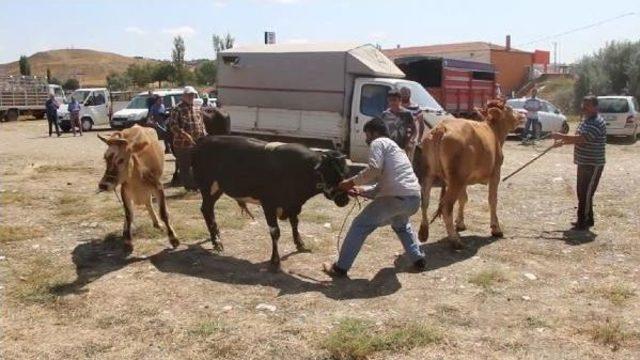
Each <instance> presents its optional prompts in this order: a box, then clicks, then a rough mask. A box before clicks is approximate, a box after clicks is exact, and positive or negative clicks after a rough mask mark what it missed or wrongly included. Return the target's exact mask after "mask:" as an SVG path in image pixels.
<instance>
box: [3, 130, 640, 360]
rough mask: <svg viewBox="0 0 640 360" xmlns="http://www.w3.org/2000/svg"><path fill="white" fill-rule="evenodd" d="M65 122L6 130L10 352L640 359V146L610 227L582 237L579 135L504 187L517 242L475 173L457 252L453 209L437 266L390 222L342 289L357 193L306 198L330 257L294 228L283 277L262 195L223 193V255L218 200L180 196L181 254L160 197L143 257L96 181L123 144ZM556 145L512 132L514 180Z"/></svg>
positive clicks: (602, 213)
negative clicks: (411, 256) (341, 250)
mask: <svg viewBox="0 0 640 360" xmlns="http://www.w3.org/2000/svg"><path fill="white" fill-rule="evenodd" d="M45 128H46V124H45V122H44V121H24V122H17V123H15V122H14V123H3V124H1V125H0V151H1V152H0V162H1V164H2V167H1V169H0V171H1V172H2V174H1V184H0V192H1V194H0V195H1V199H2V205H1V210H0V211H1V213H0V216H1V225H0V226H1V227H0V279H1V283H0V286H1V289H0V292H1V294H2V305H1V306H2V317H1V320H0V321H1V328H2V334H1V336H2V337H1V340H0V341H1V342H0V358H4V359H31V358H34V359H35V358H38V359H79V358H101V359H102V358H104V359H124V358H129V359H185V358H190V359H200V358H201V359H204V358H207V359H211V358H226V359H264V358H272V359H327V358H344V359H348V358H373V359H442V358H447V359H449V358H462V359H481V358H495V359H498V358H499V359H523V358H524V359H542V358H545V359H559V358H562V359H585V358H586V359H602V358H607V359H631V358H636V359H638V358H640V302H639V301H638V299H639V294H640V266H639V265H640V242H639V240H640V235H639V234H638V230H639V229H640V220H639V216H638V203H639V199H640V193H639V192H638V189H640V176H639V175H638V174H640V156H639V155H640V143H637V144H634V145H628V144H626V145H625V144H610V145H608V147H607V159H608V164H607V166H606V168H605V171H604V175H603V178H602V181H601V186H600V189H599V191H598V193H597V194H596V199H595V204H596V217H597V218H596V226H595V228H593V229H592V232H590V233H577V232H572V231H569V230H568V229H569V228H570V225H569V223H570V222H571V221H572V220H573V217H574V212H575V205H576V200H575V195H574V189H575V185H574V182H575V167H574V166H573V165H572V149H571V148H561V149H556V150H554V151H552V152H551V153H549V154H548V155H547V156H545V157H544V158H542V159H541V160H540V161H539V162H536V163H535V164H534V165H532V166H531V167H529V168H527V169H526V170H525V171H524V172H522V173H521V174H519V175H517V176H516V177H514V178H512V180H510V181H508V182H506V183H503V184H502V185H501V188H500V192H499V198H500V203H499V217H500V220H501V222H502V225H503V229H504V232H505V236H506V237H505V238H504V239H495V238H492V237H490V229H489V214H488V205H487V202H486V197H487V189H486V187H483V186H474V187H471V188H470V189H469V195H470V202H469V205H468V207H467V217H466V223H467V226H468V227H469V229H468V230H467V231H466V232H464V233H462V235H463V241H464V242H465V243H466V244H467V245H468V247H467V248H466V249H465V250H463V251H459V252H455V251H453V250H451V249H450V247H449V246H448V244H447V243H446V242H445V241H444V237H445V232H444V227H443V224H442V222H441V221H439V220H438V221H436V222H435V223H434V225H433V226H432V235H431V238H430V240H429V242H428V243H426V244H425V245H424V250H425V252H426V254H427V261H428V269H427V271H425V272H422V273H413V272H411V271H409V270H410V269H409V266H408V263H407V261H406V260H405V258H404V257H398V255H399V254H400V253H401V251H402V249H401V245H400V242H399V241H398V240H396V238H395V236H394V234H393V232H392V231H391V229H389V228H385V229H380V230H378V231H377V232H375V233H374V234H373V235H372V236H371V237H370V238H369V239H368V240H367V242H366V244H365V246H364V248H363V251H362V252H361V253H360V255H359V257H358V259H357V261H356V263H355V266H354V268H353V270H352V273H351V279H345V280H338V281H335V282H331V280H330V278H328V277H327V276H325V275H324V274H323V273H322V272H321V271H320V264H321V263H322V262H324V261H330V260H332V259H333V257H334V255H335V245H336V244H335V241H336V236H337V234H338V232H339V228H340V225H341V223H342V220H343V219H344V218H345V217H346V216H347V213H348V211H349V210H350V208H351V207H350V206H348V207H346V208H341V209H340V208H336V207H335V205H333V204H332V203H331V202H329V201H327V200H325V199H324V198H323V197H321V196H318V197H316V198H314V199H312V200H311V201H310V202H309V203H307V204H306V206H305V207H304V209H303V216H302V220H301V224H300V231H301V233H302V234H303V238H304V240H305V241H306V242H307V244H308V245H309V247H311V248H312V249H313V251H312V252H311V253H304V254H297V253H294V250H295V246H294V244H293V242H292V241H291V230H290V227H289V225H288V223H281V228H282V238H281V241H280V249H281V254H283V255H285V254H286V255H285V256H284V261H283V271H282V272H280V273H272V272H270V271H268V260H269V256H270V240H269V232H268V229H267V226H266V223H265V221H264V220H263V218H262V216H261V211H260V209H259V208H258V207H256V206H251V205H250V206H251V210H252V212H253V213H254V215H256V220H255V221H253V220H251V219H249V218H247V217H246V216H243V215H241V214H240V211H239V210H238V208H237V207H236V206H235V203H234V202H232V201H231V200H229V199H228V198H224V199H223V200H222V201H221V202H220V203H219V204H218V208H217V214H218V216H219V219H220V220H219V224H220V227H221V231H222V240H223V242H224V245H225V251H224V252H223V253H214V252H212V251H211V244H210V243H209V242H206V241H205V240H206V239H207V233H206V229H205V226H204V222H203V220H202V218H201V216H200V212H199V206H200V203H199V195H197V194H185V193H184V192H183V191H182V190H181V189H169V190H168V193H169V198H170V199H169V210H170V218H171V222H172V223H173V224H174V226H175V227H176V231H177V233H178V236H179V238H180V239H181V241H182V245H181V246H180V247H179V248H178V249H176V250H175V251H171V250H169V242H168V239H167V238H166V235H165V234H164V233H163V232H162V231H158V230H155V229H153V227H152V226H151V221H150V220H149V217H148V215H147V214H146V212H145V211H144V209H140V210H138V211H137V212H136V221H135V223H136V225H137V226H136V228H135V231H134V236H135V239H134V246H135V250H134V252H133V254H131V255H130V256H128V257H127V256H125V254H123V252H122V251H121V248H120V241H121V239H120V237H119V235H120V233H121V230H122V221H123V215H122V209H121V206H120V204H119V202H118V200H117V199H116V197H115V196H114V195H113V194H104V193H103V194H96V193H95V192H96V189H97V182H98V180H99V178H100V176H101V175H102V172H103V170H104V164H103V160H102V153H103V151H104V145H103V144H102V143H101V142H100V141H99V140H98V139H97V138H96V133H95V132H91V133H87V134H85V135H84V136H83V137H77V138H74V137H72V136H71V135H68V134H66V135H64V136H63V137H62V138H56V137H55V136H54V137H53V138H49V137H46V136H45V135H44V134H45ZM547 145H548V142H543V143H542V144H541V145H540V146H539V147H537V148H534V147H531V146H522V145H519V143H518V142H517V141H513V140H512V141H508V142H507V143H506V144H505V154H506V163H505V165H504V167H503V174H506V173H509V172H510V171H511V170H513V169H515V168H517V167H518V166H519V165H520V164H523V163H524V162H526V161H527V160H528V159H530V158H532V157H533V156H535V155H536V154H537V151H541V150H542V149H543V148H544V147H545V146H547ZM166 160H167V161H166V165H167V166H166V168H165V179H164V180H165V181H168V180H169V179H170V175H171V173H172V171H173V166H174V163H173V158H172V157H171V156H167V159H166ZM265 181H269V179H265ZM437 197H438V189H434V193H433V196H432V199H433V203H435V201H437ZM433 210H435V209H434V206H432V209H431V211H433ZM356 211H357V209H356ZM352 216H353V215H352ZM412 221H413V223H414V226H416V229H417V224H418V222H419V215H418V214H416V216H414V217H413V219H412Z"/></svg>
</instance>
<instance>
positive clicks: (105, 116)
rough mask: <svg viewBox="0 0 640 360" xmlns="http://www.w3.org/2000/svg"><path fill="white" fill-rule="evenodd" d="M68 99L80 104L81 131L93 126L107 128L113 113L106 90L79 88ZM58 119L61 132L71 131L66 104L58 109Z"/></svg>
mask: <svg viewBox="0 0 640 360" xmlns="http://www.w3.org/2000/svg"><path fill="white" fill-rule="evenodd" d="M70 98H74V99H76V100H78V102H79V103H80V124H81V126H82V130H83V131H89V130H91V129H92V128H93V127H94V126H95V125H98V126H104V125H106V126H109V122H110V120H111V114H112V111H113V109H112V107H111V96H110V94H109V90H107V89H106V88H81V89H77V90H76V91H74V92H73V93H72V94H71V96H70ZM69 100H71V99H69ZM58 119H59V121H60V129H62V131H64V132H69V131H71V115H70V114H69V110H68V104H63V105H61V106H60V107H59V108H58Z"/></svg>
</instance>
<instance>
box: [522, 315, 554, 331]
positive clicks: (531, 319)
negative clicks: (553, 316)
mask: <svg viewBox="0 0 640 360" xmlns="http://www.w3.org/2000/svg"><path fill="white" fill-rule="evenodd" d="M525 321H526V323H527V327H530V328H532V329H537V328H550V327H551V326H550V325H549V323H547V322H546V321H545V320H544V319H542V318H539V317H537V316H533V315H532V316H527V318H526V319H525Z"/></svg>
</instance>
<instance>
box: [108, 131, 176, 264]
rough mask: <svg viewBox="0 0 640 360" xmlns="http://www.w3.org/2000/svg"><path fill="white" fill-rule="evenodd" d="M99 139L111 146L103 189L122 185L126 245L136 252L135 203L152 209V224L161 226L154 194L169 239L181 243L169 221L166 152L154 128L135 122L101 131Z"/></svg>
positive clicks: (150, 212)
mask: <svg viewBox="0 0 640 360" xmlns="http://www.w3.org/2000/svg"><path fill="white" fill-rule="evenodd" d="M98 138H100V140H102V141H103V142H105V143H106V144H107V146H108V148H107V151H105V153H104V160H105V162H106V166H107V168H106V170H105V173H104V176H103V177H102V179H101V180H100V183H99V184H98V188H99V189H100V190H101V191H114V190H115V189H116V187H117V186H118V185H120V193H121V195H122V202H123V205H124V213H125V222H124V230H123V238H124V246H125V250H126V251H128V252H131V251H133V245H132V243H131V239H132V238H131V223H132V222H133V205H134V204H135V205H144V206H145V207H146V208H147V210H148V211H149V215H150V216H151V220H152V221H153V226H154V227H156V228H160V227H161V226H160V223H159V221H158V215H157V214H156V211H155V209H154V208H153V204H152V196H154V197H155V198H156V200H157V201H158V204H159V205H160V218H161V219H162V221H163V222H164V224H165V225H166V227H167V234H168V235H169V242H170V243H171V245H172V246H173V247H174V248H175V247H177V246H178V245H179V244H180V242H179V241H178V239H177V238H176V234H175V231H173V228H172V227H171V225H170V224H169V214H168V211H167V201H166V198H165V195H164V190H163V188H162V183H161V182H160V177H161V176H162V172H163V170H164V151H163V149H162V147H161V146H160V142H159V141H158V136H157V134H156V131H155V130H154V129H152V128H146V127H140V126H138V125H134V126H133V127H131V128H129V129H125V130H122V131H118V132H115V133H113V134H111V135H110V136H109V137H103V136H101V135H100V134H98Z"/></svg>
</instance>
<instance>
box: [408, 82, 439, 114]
mask: <svg viewBox="0 0 640 360" xmlns="http://www.w3.org/2000/svg"><path fill="white" fill-rule="evenodd" d="M403 87H408V88H409V90H411V101H412V102H414V103H416V104H418V105H419V106H420V107H421V108H429V109H432V110H443V109H442V106H440V104H438V102H437V101H436V99H434V98H433V96H431V95H430V94H429V93H428V92H427V90H425V89H424V88H423V87H422V85H420V84H418V83H416V82H412V81H407V82H401V83H399V84H398V89H401V88H403Z"/></svg>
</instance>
